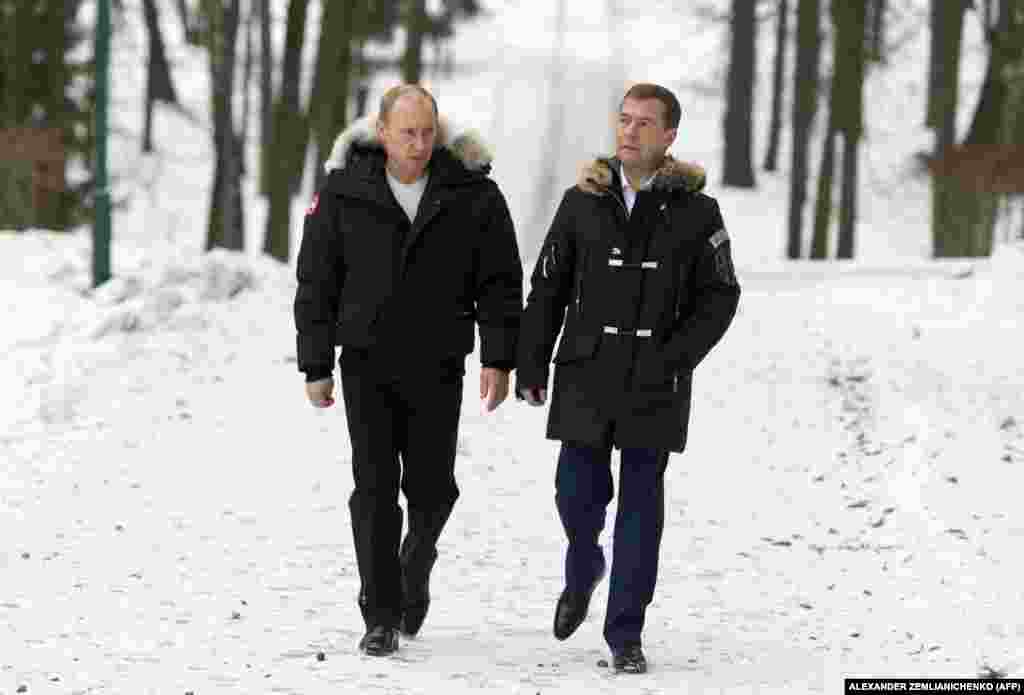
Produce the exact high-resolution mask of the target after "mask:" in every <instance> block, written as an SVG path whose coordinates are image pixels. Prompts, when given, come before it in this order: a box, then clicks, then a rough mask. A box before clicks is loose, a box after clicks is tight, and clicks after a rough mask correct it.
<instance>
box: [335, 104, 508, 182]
mask: <svg viewBox="0 0 1024 695" xmlns="http://www.w3.org/2000/svg"><path fill="white" fill-rule="evenodd" d="M437 147H441V148H444V149H446V150H448V151H449V152H450V153H451V154H452V156H453V157H455V159H456V160H458V161H459V162H460V163H461V164H462V166H464V167H465V168H466V170H467V171H471V172H479V173H482V174H487V173H489V172H490V170H491V161H492V160H493V159H494V155H493V153H492V152H491V149H490V147H488V146H487V144H486V143H485V142H484V140H483V138H482V137H481V136H480V134H479V133H478V132H477V131H476V130H473V129H471V128H461V127H459V126H457V125H455V124H453V123H452V122H451V121H450V120H448V119H447V118H445V117H444V116H441V117H440V118H439V119H438V133H437V141H436V143H435V148H437ZM358 150H364V151H366V150H370V151H373V150H377V151H379V152H383V151H384V146H383V145H382V144H381V142H380V140H379V139H378V137H377V117H376V116H364V117H363V118H360V119H359V120H356V121H354V122H353V123H352V124H351V125H349V127H348V128H346V129H345V130H344V131H343V132H342V133H341V134H340V135H339V136H338V137H337V138H336V139H335V141H334V147H332V148H331V156H330V157H328V158H327V161H326V162H324V171H325V172H326V173H327V174H330V173H331V172H332V171H334V170H335V169H344V168H345V166H346V165H347V164H348V163H349V161H350V158H351V156H352V154H353V153H354V152H356V151H358Z"/></svg>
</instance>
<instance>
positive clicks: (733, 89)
mask: <svg viewBox="0 0 1024 695" xmlns="http://www.w3.org/2000/svg"><path fill="white" fill-rule="evenodd" d="M755 22H756V17H755V7H754V3H753V2H751V1H750V0H733V3H732V19H731V21H730V33H731V40H730V50H729V77H728V86H727V90H728V101H727V103H726V107H725V124H724V126H725V170H724V172H723V175H722V185H724V186H736V187H739V188H754V187H755V185H756V183H755V181H754V167H753V164H752V162H751V145H752V141H753V132H752V131H753V123H752V120H753V119H752V114H753V110H754V79H755V72H754V65H755V63H756V48H755V45H756V40H757V29H756V24H755Z"/></svg>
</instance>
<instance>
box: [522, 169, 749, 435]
mask: <svg viewBox="0 0 1024 695" xmlns="http://www.w3.org/2000/svg"><path fill="white" fill-rule="evenodd" d="M704 180H705V177H704V171H703V169H701V168H700V167H697V166H695V165H690V164H684V163H681V162H678V161H677V160H675V159H673V158H672V157H670V156H669V157H666V160H665V163H664V164H663V165H662V167H661V168H660V169H659V171H658V172H657V174H656V175H655V178H654V180H653V182H652V185H651V188H650V190H646V191H641V192H639V193H638V194H637V199H636V203H635V206H634V208H633V211H632V214H627V209H626V204H625V201H624V200H623V197H622V186H621V182H620V178H619V162H618V161H617V160H615V159H598V160H595V161H594V162H593V163H591V164H590V165H588V166H587V167H584V169H583V173H582V175H581V178H580V181H579V182H578V183H577V185H576V186H574V187H572V188H570V189H569V190H568V191H566V193H565V195H564V197H563V198H562V202H561V205H560V206H559V208H558V211H557V213H556V214H555V218H554V221H553V222H552V224H551V228H550V231H549V232H548V235H547V238H546V239H545V242H544V246H543V247H542V249H541V253H540V256H539V257H538V260H537V263H536V266H535V268H534V271H533V275H532V278H531V284H532V288H531V291H530V294H529V296H528V297H527V302H526V309H525V312H524V314H523V321H522V325H521V328H520V336H519V350H518V362H517V369H518V372H517V382H518V383H517V395H518V393H519V389H522V388H526V387H537V386H539V387H546V386H547V383H548V364H549V362H550V361H551V357H552V353H553V352H554V363H555V365H556V366H555V375H554V384H553V388H552V392H551V405H550V411H549V416H548V428H547V436H548V437H549V438H551V439H560V440H563V441H571V442H575V443H584V444H591V445H604V444H607V443H609V442H610V443H612V444H613V445H615V446H617V447H620V448H622V447H650V448H660V449H667V450H670V451H683V449H684V448H685V446H686V438H687V427H688V423H689V414H690V394H691V382H692V373H693V370H694V369H695V368H696V367H697V365H698V364H699V363H700V362H701V360H702V359H704V357H705V356H706V355H707V354H708V352H709V351H710V350H711V348H712V347H713V346H714V345H715V344H716V343H717V342H718V341H719V340H720V339H721V338H722V336H723V335H724V333H725V331H726V329H727V328H728V326H729V324H730V323H731V321H732V319H733V316H734V314H735V312H736V308H737V304H738V302H739V296H740V288H739V283H738V282H737V280H736V275H735V272H734V270H733V265H732V259H731V256H730V241H729V237H728V234H727V233H726V231H725V227H724V224H723V221H722V216H721V213H720V212H719V209H718V204H717V203H716V202H715V200H714V199H713V198H711V197H709V196H707V195H705V194H703V193H701V192H700V191H701V190H702V189H703V186H704ZM559 331H561V332H562V335H561V340H560V342H559V345H558V350H557V352H555V351H554V344H555V340H556V338H557V336H558V334H559Z"/></svg>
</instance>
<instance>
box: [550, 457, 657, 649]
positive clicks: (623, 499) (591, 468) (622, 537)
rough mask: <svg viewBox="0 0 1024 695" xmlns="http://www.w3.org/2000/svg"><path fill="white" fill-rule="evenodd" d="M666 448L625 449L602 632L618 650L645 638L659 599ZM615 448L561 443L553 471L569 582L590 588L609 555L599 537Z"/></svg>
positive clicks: (608, 499) (609, 495) (577, 588)
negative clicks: (649, 608) (652, 606)
mask: <svg viewBox="0 0 1024 695" xmlns="http://www.w3.org/2000/svg"><path fill="white" fill-rule="evenodd" d="M667 465H668V452H667V451H664V450H659V449H630V448H627V449H622V450H621V464H620V468H619V501H618V510H617V512H616V515H615V533H614V537H613V541H612V571H611V584H610V588H609V591H608V608H607V611H606V613H605V622H604V638H605V641H606V642H607V643H608V645H609V646H610V647H612V648H613V649H616V648H620V647H623V646H625V645H626V644H629V643H632V642H636V643H639V642H640V638H641V633H642V632H643V627H644V616H645V614H646V611H647V606H648V604H650V602H651V600H652V599H653V597H654V585H655V583H656V581H657V576H658V551H659V548H660V546H661V533H662V529H663V528H664V525H665V485H664V478H665V468H666V466H667ZM612 487H613V485H612V471H611V446H607V447H591V446H577V445H573V444H570V443H566V444H563V445H562V450H561V453H560V454H559V456H558V470H557V472H556V474H555V490H556V492H555V503H556V504H557V506H558V515H559V516H560V517H561V519H562V526H563V527H564V529H565V535H566V537H567V538H568V540H569V546H568V549H567V551H566V554H565V583H566V587H567V588H568V589H569V590H570V591H585V590H586V589H587V588H588V587H589V586H590V585H591V583H592V582H593V581H594V579H595V578H596V577H597V573H598V572H600V570H601V567H602V565H603V561H604V557H603V553H602V551H601V547H600V545H598V537H599V536H600V534H601V530H602V529H603V528H604V518H605V508H606V507H607V506H608V503H609V502H611V500H612V496H613V494H614V491H613V489H612Z"/></svg>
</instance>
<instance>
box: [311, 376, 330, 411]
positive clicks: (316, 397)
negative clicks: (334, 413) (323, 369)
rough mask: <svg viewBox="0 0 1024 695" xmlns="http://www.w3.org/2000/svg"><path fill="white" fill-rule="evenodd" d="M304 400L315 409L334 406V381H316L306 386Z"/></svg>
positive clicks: (327, 379)
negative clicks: (307, 400) (306, 399)
mask: <svg viewBox="0 0 1024 695" xmlns="http://www.w3.org/2000/svg"><path fill="white" fill-rule="evenodd" d="M306 398H308V399H309V402H310V403H312V404H313V406H314V407H316V408H330V407H331V406H332V405H334V379H333V378H332V377H327V378H326V379H318V380H316V381H310V382H309V383H307V384H306Z"/></svg>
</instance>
